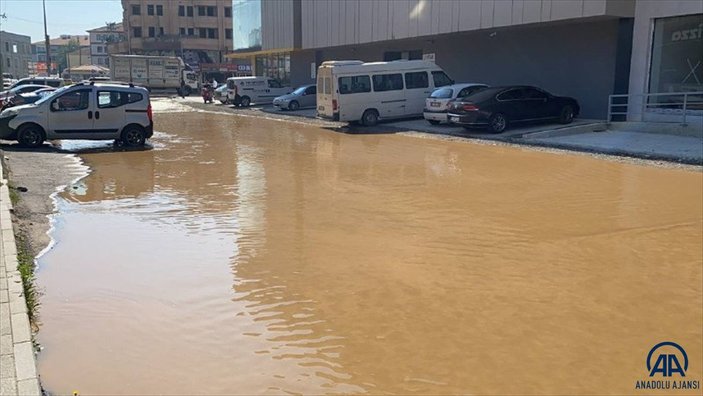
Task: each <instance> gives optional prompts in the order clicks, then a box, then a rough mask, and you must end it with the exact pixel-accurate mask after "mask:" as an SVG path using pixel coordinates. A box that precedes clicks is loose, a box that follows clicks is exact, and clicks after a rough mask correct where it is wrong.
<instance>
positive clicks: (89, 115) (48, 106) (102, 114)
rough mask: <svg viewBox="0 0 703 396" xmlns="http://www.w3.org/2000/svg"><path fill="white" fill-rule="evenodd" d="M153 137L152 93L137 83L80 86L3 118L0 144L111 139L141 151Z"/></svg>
mask: <svg viewBox="0 0 703 396" xmlns="http://www.w3.org/2000/svg"><path fill="white" fill-rule="evenodd" d="M153 133H154V123H153V121H152V112H151V103H150V101H149V91H147V90H146V88H141V87H135V86H134V85H132V84H129V85H127V84H114V83H113V84H102V83H87V82H86V83H78V84H74V85H70V86H67V87H63V88H60V89H57V90H56V91H54V92H53V93H52V94H51V95H47V96H45V97H43V98H42V99H39V100H38V101H36V102H34V103H32V104H28V105H22V106H15V107H10V108H8V109H5V110H3V111H2V113H0V139H7V140H17V141H18V142H19V143H20V144H21V145H23V146H26V147H38V146H40V145H41V144H42V143H43V142H44V141H45V140H55V139H56V140H59V139H60V140H63V139H90V140H106V139H109V140H116V141H120V142H121V143H123V144H124V145H126V146H130V147H137V146H143V145H144V142H145V140H146V139H148V138H150V137H151V136H152V135H153Z"/></svg>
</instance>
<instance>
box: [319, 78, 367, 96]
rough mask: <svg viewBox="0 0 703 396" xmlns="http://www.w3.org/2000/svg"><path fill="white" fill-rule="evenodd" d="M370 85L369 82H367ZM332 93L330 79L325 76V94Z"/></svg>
mask: <svg viewBox="0 0 703 396" xmlns="http://www.w3.org/2000/svg"><path fill="white" fill-rule="evenodd" d="M369 85H371V84H369ZM331 93H332V79H331V78H329V77H325V94H326V95H329V94H331Z"/></svg>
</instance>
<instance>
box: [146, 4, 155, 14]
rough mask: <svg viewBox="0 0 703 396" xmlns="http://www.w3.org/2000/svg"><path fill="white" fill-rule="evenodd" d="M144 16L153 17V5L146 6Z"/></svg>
mask: <svg viewBox="0 0 703 396" xmlns="http://www.w3.org/2000/svg"><path fill="white" fill-rule="evenodd" d="M146 14H147V15H154V5H153V4H148V5H147V6H146Z"/></svg>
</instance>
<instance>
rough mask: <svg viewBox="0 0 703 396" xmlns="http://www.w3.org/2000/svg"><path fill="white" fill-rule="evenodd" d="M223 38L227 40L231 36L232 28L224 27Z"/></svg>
mask: <svg viewBox="0 0 703 396" xmlns="http://www.w3.org/2000/svg"><path fill="white" fill-rule="evenodd" d="M225 38H226V39H228V40H229V39H231V38H232V29H225Z"/></svg>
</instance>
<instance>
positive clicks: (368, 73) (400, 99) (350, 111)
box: [317, 60, 453, 126]
mask: <svg viewBox="0 0 703 396" xmlns="http://www.w3.org/2000/svg"><path fill="white" fill-rule="evenodd" d="M452 83H453V81H452V80H451V79H450V78H449V77H448V76H447V74H446V73H445V72H444V71H443V70H442V69H441V68H440V67H439V66H437V65H436V64H434V63H432V62H427V61H421V60H398V61H392V62H370V63H364V62H362V61H358V60H353V61H327V62H323V63H322V65H320V67H319V68H318V69H317V115H318V117H321V118H327V119H331V120H335V121H359V122H361V124H363V125H367V126H372V125H375V124H376V123H377V122H378V120H379V119H389V118H401V117H412V116H422V111H423V109H424V107H425V99H426V98H427V97H428V96H429V95H430V93H431V92H432V91H433V90H434V89H435V88H437V87H442V86H445V85H450V84H452Z"/></svg>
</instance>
